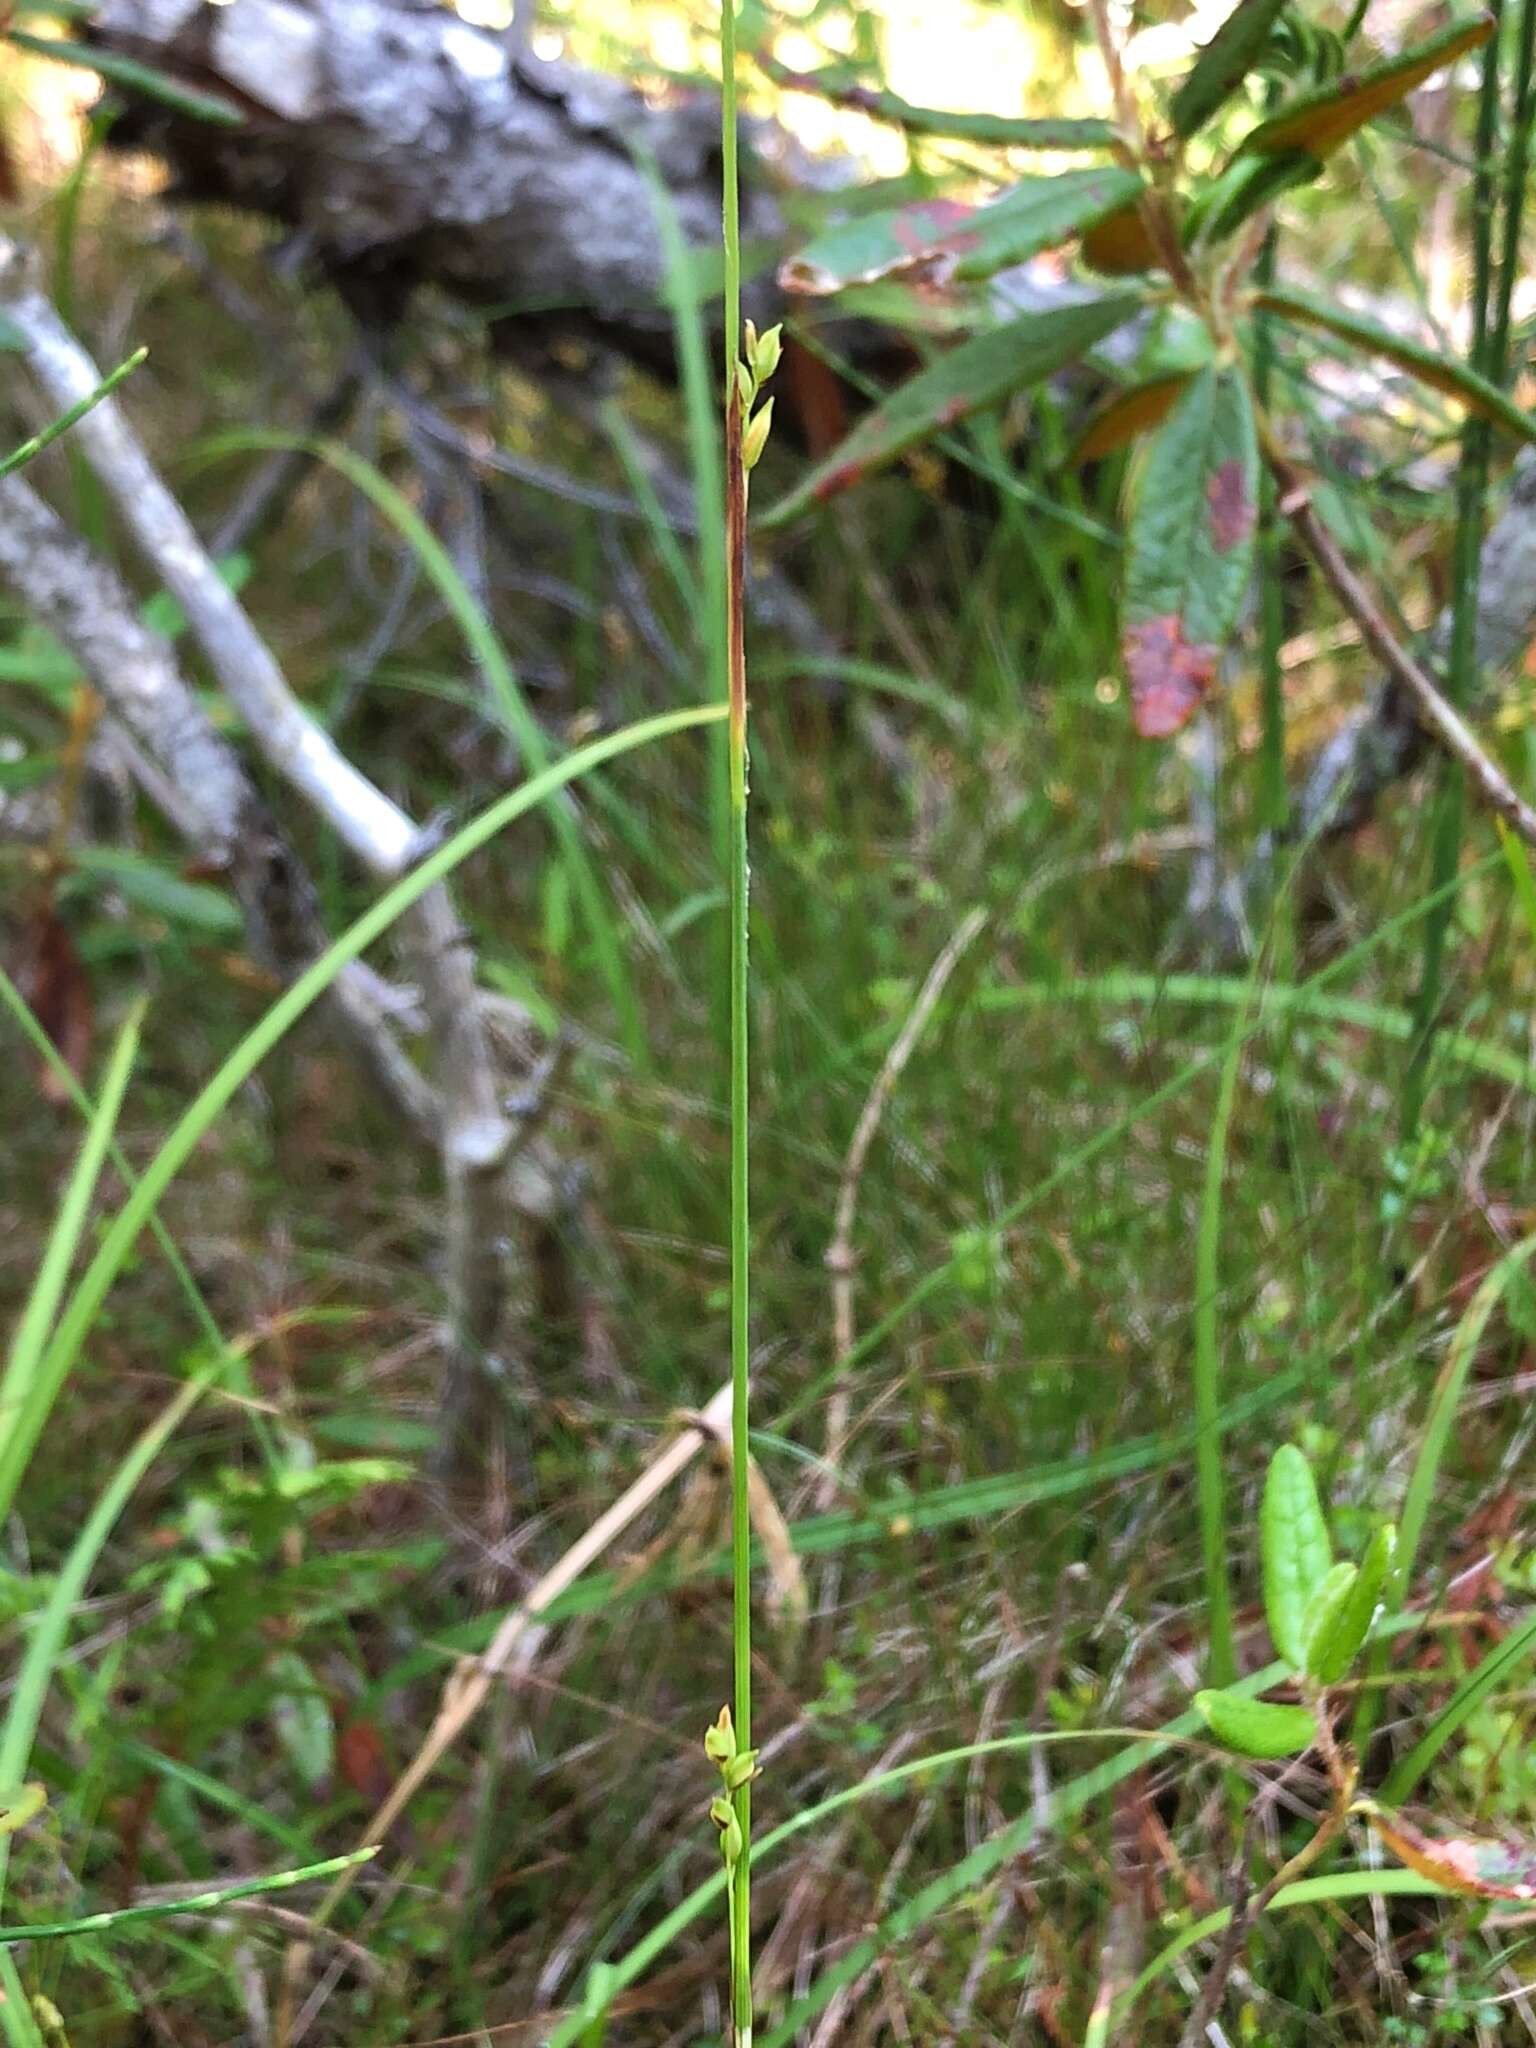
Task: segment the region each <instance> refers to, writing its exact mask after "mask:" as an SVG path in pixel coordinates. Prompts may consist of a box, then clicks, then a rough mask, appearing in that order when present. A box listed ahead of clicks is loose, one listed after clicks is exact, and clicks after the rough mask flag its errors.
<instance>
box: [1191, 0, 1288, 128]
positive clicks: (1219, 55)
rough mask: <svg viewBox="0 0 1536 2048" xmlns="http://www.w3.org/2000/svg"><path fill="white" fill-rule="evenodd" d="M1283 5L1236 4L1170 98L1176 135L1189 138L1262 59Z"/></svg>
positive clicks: (1242, 0)
mask: <svg viewBox="0 0 1536 2048" xmlns="http://www.w3.org/2000/svg"><path fill="white" fill-rule="evenodd" d="M1285 4H1286V0H1238V4H1237V6H1236V7H1234V8H1233V10H1232V12H1231V13H1230V14H1229V15H1228V16H1227V18H1226V20H1225V21H1224V22H1223V23H1222V24H1221V27H1220V28H1219V29H1217V31H1216V33H1215V35H1213V36H1212V37H1211V40H1210V41H1209V42H1208V43H1207V44H1206V45H1205V47H1204V48H1203V49H1202V50H1201V52H1200V54H1199V56H1198V57H1197V58H1196V59H1195V61H1194V64H1193V65H1192V66H1191V68H1190V70H1189V72H1188V73H1187V74H1186V76H1185V78H1184V80H1183V82H1182V83H1181V84H1180V86H1179V89H1178V91H1177V92H1176V93H1175V94H1174V96H1173V104H1172V106H1171V107H1170V108H1169V114H1170V116H1171V118H1172V122H1173V132H1174V134H1175V135H1184V136H1189V135H1193V134H1194V132H1195V130H1196V129H1197V128H1203V127H1204V126H1205V124H1206V122H1207V121H1209V120H1210V118H1211V116H1212V114H1214V113H1216V112H1217V110H1218V109H1219V108H1221V107H1223V106H1224V105H1225V104H1226V102H1227V101H1228V100H1229V99H1230V98H1231V97H1232V95H1233V93H1235V92H1236V91H1237V89H1238V87H1239V86H1240V85H1241V84H1242V82H1243V80H1244V79H1245V78H1246V77H1247V76H1248V73H1249V72H1250V71H1251V70H1252V69H1253V67H1254V65H1255V63H1256V62H1257V61H1258V59H1259V58H1260V57H1261V56H1262V55H1263V52H1264V47H1265V45H1266V44H1267V43H1268V41H1269V32H1270V30H1271V29H1272V28H1273V27H1274V25H1275V21H1276V19H1277V17H1278V16H1279V14H1280V13H1281V11H1282V9H1283V8H1284V6H1285Z"/></svg>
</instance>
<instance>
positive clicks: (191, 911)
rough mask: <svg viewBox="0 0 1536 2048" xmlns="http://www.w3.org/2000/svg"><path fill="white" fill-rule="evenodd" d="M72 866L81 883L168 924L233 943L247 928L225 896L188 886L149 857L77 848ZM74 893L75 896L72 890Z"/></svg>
mask: <svg viewBox="0 0 1536 2048" xmlns="http://www.w3.org/2000/svg"><path fill="white" fill-rule="evenodd" d="M70 866H71V868H72V870H73V871H74V874H75V875H76V876H78V877H80V878H81V880H82V881H83V879H84V878H85V877H86V876H94V877H99V878H100V879H101V881H102V882H103V883H104V884H106V885H107V886H110V887H113V888H116V889H119V890H120V891H121V892H122V894H123V895H124V896H125V897H126V898H127V899H128V901H129V902H130V903H133V904H136V905H137V906H138V908H139V909H140V910H147V911H149V912H150V913H151V914H152V915H153V916H156V917H163V918H165V919H166V920H167V922H168V923H171V924H180V925H187V926H190V927H191V929H192V930H194V931H203V932H215V933H223V934H225V935H227V936H230V937H233V936H234V935H235V934H236V933H237V932H239V931H240V930H241V928H242V925H243V922H244V921H243V919H242V918H241V915H240V912H239V909H238V908H237V906H236V905H235V903H234V901H233V900H232V898H230V897H229V896H227V895H225V894H224V892H223V890H221V889H214V888H210V887H209V886H208V885H207V884H206V883H204V882H188V881H185V880H183V878H182V877H181V876H180V875H178V874H176V873H174V872H173V871H172V870H171V869H170V868H167V867H163V866H162V865H161V864H160V862H158V861H156V860H152V859H150V858H149V856H148V855H146V854H142V853H131V852H129V851H128V850H127V849H126V848H123V847H117V846H77V847H74V848H72V849H71V852H70ZM69 893H71V894H73V893H75V891H74V887H73V885H72V886H71V888H70V892H69Z"/></svg>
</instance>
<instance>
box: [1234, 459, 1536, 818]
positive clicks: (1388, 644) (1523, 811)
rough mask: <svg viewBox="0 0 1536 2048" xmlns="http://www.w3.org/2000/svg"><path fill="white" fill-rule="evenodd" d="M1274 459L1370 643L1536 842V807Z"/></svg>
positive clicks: (1283, 499)
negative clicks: (1411, 648)
mask: <svg viewBox="0 0 1536 2048" xmlns="http://www.w3.org/2000/svg"><path fill="white" fill-rule="evenodd" d="M1269 465H1270V468H1271V470H1272V471H1273V473H1274V477H1275V481H1276V484H1277V485H1278V487H1279V491H1280V510H1281V511H1282V512H1283V513H1284V514H1285V516H1286V518H1287V519H1289V520H1290V522H1291V525H1292V526H1293V527H1294V528H1295V530H1296V533H1297V535H1298V537H1299V538H1300V540H1301V541H1302V543H1303V545H1304V546H1305V547H1306V549H1307V552H1308V553H1309V554H1310V555H1311V556H1312V559H1313V560H1314V561H1315V562H1316V563H1317V566H1318V568H1319V569H1320V570H1321V571H1322V573H1323V576H1324V578H1325V579H1326V581H1327V583H1328V585H1329V587H1330V588H1331V589H1332V591H1333V594H1334V596H1335V597H1336V598H1337V599H1338V600H1339V603H1340V604H1341V605H1343V607H1344V609H1345V610H1346V611H1347V612H1348V613H1349V615H1350V617H1351V618H1352V619H1353V620H1354V621H1355V624H1356V625H1357V626H1358V627H1359V628H1360V632H1361V636H1362V638H1363V639H1364V640H1365V643H1366V645H1367V646H1368V647H1369V648H1370V650H1371V652H1372V653H1373V654H1374V655H1375V656H1376V658H1377V660H1378V661H1380V662H1381V663H1382V665H1383V666H1384V667H1385V668H1386V669H1387V670H1388V672H1389V673H1390V675H1391V676H1392V678H1393V680H1394V681H1395V682H1397V683H1400V684H1401V685H1402V687H1403V688H1404V689H1405V690H1407V691H1408V692H1409V694H1410V696H1411V697H1412V698H1413V701H1414V703H1415V704H1416V705H1417V707H1418V710H1419V714H1420V717H1421V719H1422V722H1423V724H1424V725H1425V727H1426V728H1427V729H1428V731H1429V733H1430V735H1431V737H1432V738H1434V739H1435V740H1436V741H1437V742H1438V744H1439V745H1440V746H1441V747H1443V748H1444V750H1445V751H1446V753H1448V754H1449V755H1450V756H1451V757H1452V758H1453V759H1454V760H1456V761H1459V762H1460V763H1461V765H1462V767H1463V768H1465V770H1466V771H1467V774H1468V776H1469V777H1470V779H1471V782H1472V786H1473V788H1474V789H1475V790H1476V791H1477V793H1478V795H1479V796H1480V797H1481V798H1482V800H1483V802H1484V803H1485V804H1486V805H1487V806H1488V808H1489V809H1490V810H1491V811H1493V812H1494V813H1495V815H1496V816H1498V817H1500V818H1502V819H1503V820H1504V821H1505V823H1506V824H1507V825H1508V826H1509V827H1510V829H1511V830H1512V831H1514V832H1517V833H1518V834H1519V836H1520V837H1521V838H1522V839H1523V840H1525V842H1526V844H1527V845H1530V846H1536V810H1532V808H1531V806H1530V805H1529V804H1528V803H1526V802H1525V801H1524V799H1523V798H1522V797H1521V796H1520V795H1519V794H1518V792H1517V791H1516V790H1515V788H1514V786H1513V784H1511V783H1510V781H1509V780H1508V778H1507V777H1506V776H1505V774H1504V772H1503V770H1502V769H1501V768H1499V767H1498V766H1497V764H1496V763H1495V762H1494V761H1493V760H1492V759H1491V758H1490V757H1489V755H1488V754H1487V753H1485V751H1484V750H1483V746H1482V743H1481V742H1480V741H1479V739H1478V738H1477V735H1476V734H1475V733H1474V732H1473V731H1472V728H1471V727H1470V726H1469V725H1468V724H1467V722H1466V720H1465V719H1464V718H1463V717H1462V716H1461V714H1460V713H1459V712H1458V711H1457V710H1456V709H1455V708H1454V706H1452V705H1450V704H1448V703H1447V702H1446V700H1445V698H1444V696H1443V695H1442V694H1441V692H1440V690H1439V688H1438V687H1437V686H1436V684H1435V682H1434V681H1433V679H1432V678H1431V676H1430V675H1429V673H1428V671H1427V670H1426V669H1424V668H1423V667H1421V666H1420V664H1419V663H1418V662H1417V661H1416V660H1415V659H1414V657H1413V656H1412V655H1411V654H1410V653H1409V652H1408V650H1407V648H1406V647H1404V646H1403V645H1402V643H1401V641H1399V639H1398V638H1397V636H1396V634H1395V633H1394V632H1393V631H1392V628H1391V626H1390V625H1389V624H1388V622H1387V620H1386V617H1385V616H1384V614H1383V613H1382V610H1381V608H1380V606H1379V605H1378V604H1377V602H1376V600H1375V598H1374V597H1373V596H1372V595H1371V593H1370V591H1369V590H1367V589H1366V587H1365V585H1364V584H1363V583H1362V582H1361V580H1360V578H1359V577H1358V576H1357V575H1356V574H1355V572H1354V570H1353V569H1352V568H1351V567H1350V564H1349V562H1348V561H1347V559H1346V558H1345V556H1344V554H1343V551H1342V550H1341V549H1340V547H1339V545H1338V542H1337V541H1336V540H1335V539H1334V537H1333V535H1332V534H1331V533H1330V532H1329V531H1328V528H1327V527H1326V526H1325V525H1324V524H1323V522H1322V520H1321V519H1319V518H1318V516H1317V513H1316V511H1315V510H1314V509H1313V506H1312V500H1311V496H1310V494H1309V492H1308V489H1307V486H1306V483H1305V482H1304V480H1303V479H1302V477H1301V475H1300V473H1299V472H1298V471H1297V470H1295V469H1294V468H1292V466H1291V465H1290V463H1288V462H1287V461H1286V460H1285V459H1284V458H1283V457H1282V456H1280V455H1278V454H1275V453H1273V452H1271V453H1270V456H1269Z"/></svg>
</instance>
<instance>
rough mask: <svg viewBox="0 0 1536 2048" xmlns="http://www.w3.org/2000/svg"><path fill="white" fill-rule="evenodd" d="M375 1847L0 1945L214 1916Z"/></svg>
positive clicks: (330, 1871) (17, 1931)
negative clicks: (192, 1916) (196, 1915)
mask: <svg viewBox="0 0 1536 2048" xmlns="http://www.w3.org/2000/svg"><path fill="white" fill-rule="evenodd" d="M378 1853H379V1852H378V1850H377V1849H376V1848H367V1849H354V1850H352V1851H351V1853H350V1854H348V1855H346V1856H328V1857H327V1858H326V1860H325V1861H324V1862H323V1863H309V1864H306V1865H304V1866H303V1868H301V1869H298V1870H277V1871H274V1872H273V1873H272V1874H271V1876H270V1877H250V1878H244V1879H242V1880H241V1881H240V1883H238V1884H226V1885H221V1886H219V1887H217V1888H216V1889H214V1890H211V1891H205V1892H193V1893H190V1894H189V1895H188V1896H187V1897H186V1898H183V1899H156V1900H155V1901H153V1903H148V1904H145V1905H142V1906H119V1907H117V1908H116V1909H115V1910H112V1911H109V1912H103V1913H84V1914H82V1915H81V1916H80V1917H79V1918H78V1919H76V1920H47V1921H43V1922H40V1923H39V1924H38V1925H37V1926H35V1927H28V1926H24V1925H23V1926H19V1927H0V1942H12V1941H63V1940H65V1939H67V1938H68V1937H69V1936H70V1935H74V1934H106V1933H110V1932H111V1930H112V1929H113V1928H116V1927H132V1926H138V1925H140V1924H141V1923H142V1922H143V1921H145V1920H168V1919H170V1918H171V1917H172V1916H173V1915H175V1914H178V1913H215V1912H217V1911H218V1909H219V1907H220V1906H227V1905H228V1904H229V1903H230V1901H231V1900H233V1899H256V1898H260V1897H261V1896H262V1894H263V1893H264V1892H282V1891H289V1890H291V1889H292V1887H293V1886H294V1885H296V1884H310V1883H312V1882H314V1880H315V1879H317V1878H322V1877H334V1876H335V1875H336V1873H337V1872H338V1871H341V1870H351V1869H352V1868H353V1866H354V1865H355V1864H358V1863H368V1862H371V1861H372V1859H373V1858H374V1857H375V1856H377V1855H378Z"/></svg>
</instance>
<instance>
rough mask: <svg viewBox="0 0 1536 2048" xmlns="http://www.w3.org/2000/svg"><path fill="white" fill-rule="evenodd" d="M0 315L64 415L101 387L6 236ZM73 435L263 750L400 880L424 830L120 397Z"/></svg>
mask: <svg viewBox="0 0 1536 2048" xmlns="http://www.w3.org/2000/svg"><path fill="white" fill-rule="evenodd" d="M0 308H3V309H4V312H5V315H6V318H7V319H8V320H9V321H10V322H11V323H12V324H13V325H14V326H15V328H16V329H17V331H18V333H19V334H20V335H22V336H23V337H24V338H25V340H26V344H27V346H26V350H25V356H24V360H25V361H26V364H27V367H28V368H29V369H30V370H31V371H32V373H33V375H34V376H35V377H36V378H37V381H38V383H39V384H40V385H41V386H42V388H43V391H44V392H45V393H46V395H47V397H48V399H49V401H50V403H51V404H52V405H53V406H54V407H55V408H56V409H57V410H58V411H59V412H64V411H66V410H67V409H68V408H69V407H70V406H72V405H76V404H78V403H79V402H80V401H81V400H82V399H84V398H87V397H88V396H89V395H90V393H91V392H93V391H94V390H95V389H96V387H97V386H98V385H99V384H100V382H101V373H100V371H99V370H98V369H97V367H96V365H95V364H94V363H93V362H92V361H91V358H90V357H89V356H88V355H87V354H86V352H85V350H84V349H83V348H81V346H80V344H79V343H78V342H77V341H76V340H75V338H74V336H73V335H72V334H71V333H70V332H69V330H68V329H67V328H66V327H65V325H64V323H63V321H62V320H61V319H60V318H59V316H58V314H57V313H56V312H55V311H54V309H53V307H52V306H51V305H50V303H49V302H48V300H47V299H46V298H45V297H44V296H43V293H42V291H41V289H40V287H39V282H38V277H37V265H36V259H35V258H34V257H33V255H32V252H31V251H30V250H28V249H26V248H24V247H23V246H22V245H21V244H20V243H18V242H14V241H10V240H0ZM72 431H73V434H74V436H75V439H76V442H77V444H78V446H79V447H80V448H81V450H82V452H83V453H84V454H85V456H86V458H87V460H88V461H89V462H90V465H91V467H92V469H94V470H95V471H96V474H97V475H98V477H99V478H100V480H101V482H102V484H103V486H104V487H105V489H106V490H107V492H108V494H109V496H110V497H111V498H112V500H113V502H114V503H115V505H116V506H117V509H118V511H119V512H120V514H121V515H122V518H123V521H124V523H125V525H126V526H127V528H128V531H129V532H130V533H131V534H132V535H133V538H134V541H135V542H136V544H137V545H138V547H139V549H140V551H141V553H142V554H143V556H144V558H145V560H146V561H147V562H148V563H149V564H150V566H151V567H152V568H153V569H154V571H155V574H156V575H157V576H159V577H160V578H161V580H162V581H163V582H164V584H165V587H166V589H167V590H168V591H169V592H170V593H171V595H172V596H173V597H174V598H175V599H176V601H177V603H178V604H179V605H180V606H181V608H182V610H183V611H184V612H185V614H186V616H187V622H188V624H189V626H190V627H191V629H192V631H193V633H194V634H195V635H196V637H197V640H198V642H199V644H200V645H201V646H202V648H203V651H204V653H205V654H206V655H207V657H208V661H209V663H210V665H211V666H212V668H213V671H214V673H215V675H216V676H217V677H218V679H219V683H220V685H221V686H222V688H223V689H224V691H225V692H226V694H227V695H228V697H229V700H230V702H231V703H232V704H233V705H234V706H235V709H236V710H237V711H238V712H239V713H240V715H241V717H242V718H243V719H244V720H245V722H246V724H247V726H249V728H250V732H251V737H252V739H253V740H254V742H255V744H256V745H257V746H258V747H259V748H260V750H261V752H262V753H263V754H264V755H265V757H266V758H267V760H268V761H269V762H270V763H271V764H272V766H273V767H274V768H275V769H276V770H277V772H278V774H279V775H281V776H282V777H283V779H284V780H285V781H287V782H289V783H291V784H292V785H293V787H294V788H295V789H296V790H297V791H298V792H299V793H300V794H301V795H302V796H303V797H305V798H306V799H307V800H308V802H309V803H311V804H312V805H313V806H314V808H315V809H316V810H317V811H319V813H320V814H321V816H322V817H323V818H325V820H326V821H327V823H328V824H330V825H331V826H332V827H333V829H334V830H335V831H336V832H337V833H338V834H339V836H340V837H341V838H342V839H344V840H345V841H346V843H347V845H348V846H350V847H351V849H352V851H353V852H354V853H356V854H357V855H358V857H359V858H360V859H361V860H363V861H365V862H366V863H367V865H368V867H369V868H370V869H371V870H372V871H373V872H374V873H375V874H376V875H380V876H384V877H392V876H395V875H398V874H399V873H400V872H401V870H402V869H403V868H405V867H406V866H408V865H409V862H410V859H411V854H412V851H413V849H414V848H415V846H416V844H417V833H416V828H415V826H414V825H413V824H412V822H411V820H410V819H409V818H408V817H407V816H406V814H405V813H404V812H403V811H402V810H401V809H400V808H399V806H398V805H397V804H394V803H391V802H390V800H389V798H388V797H386V796H385V795H384V794H383V793H382V792H381V791H380V790H377V789H375V787H374V786H373V784H372V783H371V782H370V781H369V780H368V778H367V776H365V775H363V774H362V773H361V772H360V771H359V770H358V769H356V768H354V767H353V765H352V763H351V762H350V761H349V760H347V758H346V756H345V755H344V754H343V753H342V752H341V751H340V749H339V748H338V747H337V746H336V745H335V743H334V742H333V741H332V740H331V739H330V737H329V735H328V734H326V733H325V732H323V731H322V730H321V728H320V727H319V726H318V725H317V724H316V723H315V721H314V720H313V719H312V718H311V717H310V716H309V714H308V713H307V712H306V711H305V710H304V709H303V708H302V706H301V705H299V704H298V703H297V702H296V701H295V699H294V697H293V694H292V692H291V691H290V690H289V688H288V685H287V683H286V682H285V681H284V679H283V675H282V671H281V670H280V669H279V668H278V665H277V663H276V661H275V660H274V659H273V657H272V654H271V651H270V650H269V648H268V647H267V645H266V643H265V642H264V641H263V639H262V638H261V635H260V634H259V633H258V632H257V631H256V629H255V627H254V626H253V625H252V624H251V622H250V620H249V619H248V618H247V616H246V614H245V611H244V609H243V608H242V606H241V604H240V601H239V599H238V598H237V597H236V596H235V594H234V592H233V591H232V590H231V589H230V588H229V586H228V584H226V583H225V582H224V580H223V578H222V577H221V576H220V575H219V573H218V571H217V569H216V568H215V567H214V564H213V562H212V561H211V560H210V559H209V556H208V554H207V551H206V550H205V549H204V547H203V544H202V542H201V541H200V540H199V539H198V537H197V534H196V532H195V531H194V530H193V526H192V522H191V521H190V520H189V519H188V518H187V515H186V513H185V512H183V511H182V509H181V507H180V505H179V504H178V503H177V502H176V499H175V498H174V497H173V496H172V495H171V493H170V491H169V490H167V489H166V487H165V485H164V484H163V483H162V482H161V480H160V478H159V476H158V475H157V474H156V472H155V469H154V467H153V465H152V464H151V462H150V460H149V458H148V456H147V455H146V454H145V453H144V451H143V449H142V448H141V447H140V446H139V443H138V441H137V440H136V439H135V437H134V436H133V434H132V433H131V432H130V431H129V429H128V426H127V422H126V420H125V419H124V417H123V414H122V411H121V409H120V407H119V405H118V403H117V401H116V400H115V399H110V398H109V399H106V400H105V401H103V403H102V404H100V405H98V406H96V407H95V408H94V409H93V410H92V411H91V412H89V413H87V414H86V416H85V417H84V419H82V420H81V421H80V422H79V423H78V425H77V426H75V427H74V429H73V430H72Z"/></svg>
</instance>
